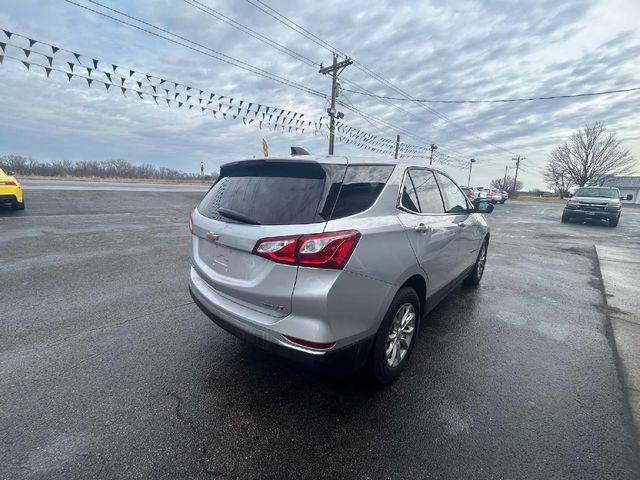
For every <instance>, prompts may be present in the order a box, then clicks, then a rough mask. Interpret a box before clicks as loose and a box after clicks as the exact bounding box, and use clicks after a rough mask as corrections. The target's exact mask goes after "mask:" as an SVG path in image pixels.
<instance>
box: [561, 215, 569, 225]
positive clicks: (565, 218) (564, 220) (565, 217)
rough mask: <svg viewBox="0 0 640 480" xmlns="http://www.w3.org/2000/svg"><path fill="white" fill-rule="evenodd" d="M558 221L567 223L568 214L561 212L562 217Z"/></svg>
mask: <svg viewBox="0 0 640 480" xmlns="http://www.w3.org/2000/svg"><path fill="white" fill-rule="evenodd" d="M560 221H561V222H562V223H569V215H567V214H566V213H563V214H562V218H561V219H560Z"/></svg>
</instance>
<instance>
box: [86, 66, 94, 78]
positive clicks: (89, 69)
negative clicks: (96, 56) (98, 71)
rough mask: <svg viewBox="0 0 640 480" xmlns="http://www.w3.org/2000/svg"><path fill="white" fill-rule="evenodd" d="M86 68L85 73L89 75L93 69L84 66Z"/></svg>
mask: <svg viewBox="0 0 640 480" xmlns="http://www.w3.org/2000/svg"><path fill="white" fill-rule="evenodd" d="M86 69H87V74H88V75H89V76H91V72H93V69H92V68H91V67H86Z"/></svg>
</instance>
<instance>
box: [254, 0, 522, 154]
mask: <svg viewBox="0 0 640 480" xmlns="http://www.w3.org/2000/svg"><path fill="white" fill-rule="evenodd" d="M246 1H247V2H248V3H249V4H251V5H253V6H254V7H255V8H257V9H259V10H261V11H262V12H264V13H266V14H267V15H269V16H270V17H272V18H274V19H276V20H277V21H279V22H280V23H282V24H283V25H285V26H287V27H288V28H290V29H292V30H294V31H296V32H297V33H299V34H300V35H302V36H304V37H306V38H308V39H309V40H311V41H312V42H314V43H316V44H317V45H319V46H321V47H322V48H325V49H326V50H329V51H331V52H338V53H340V54H341V55H343V56H348V55H347V54H346V53H344V52H342V51H340V50H339V49H338V48H336V47H334V46H333V45H331V44H330V43H328V42H326V41H324V40H322V39H321V38H320V37H318V36H317V35H315V34H313V33H311V32H310V31H309V30H307V29H305V28H304V27H302V26H301V25H299V24H297V23H296V22H294V21H293V20H291V19H290V18H288V17H287V16H286V15H284V14H282V13H280V12H279V11H277V10H276V9H274V8H273V7H270V6H269V5H267V4H266V3H265V2H263V1H262V0H255V1H256V2H258V3H260V4H261V5H264V6H265V7H266V8H267V9H269V10H270V11H271V12H274V13H275V14H276V15H278V17H281V18H278V17H276V16H275V15H273V14H272V13H270V12H268V11H266V10H265V9H264V8H262V7H260V6H259V5H257V4H256V3H254V2H253V1H252V0H246ZM282 19H285V20H286V22H285V21H284V20H282ZM287 22H288V23H287ZM292 25H293V26H292ZM353 63H354V66H355V67H356V68H358V69H359V70H361V71H362V72H364V73H366V74H367V75H369V76H371V77H373V78H374V79H376V80H378V81H379V82H380V83H382V84H384V85H386V86H387V87H389V88H391V89H393V90H395V91H397V92H398V93H400V94H402V95H404V96H405V97H406V98H407V99H408V100H409V101H413V102H414V103H416V104H417V105H420V106H422V107H423V108H424V109H425V110H427V111H428V112H430V113H431V114H432V115H435V116H437V117H439V118H440V119H442V120H444V121H445V122H447V123H449V122H450V123H452V124H453V125H455V126H457V127H458V128H460V129H462V130H464V131H466V132H467V133H469V134H470V135H472V136H474V137H476V138H477V139H479V140H481V141H482V142H484V143H486V144H488V145H491V146H493V147H494V148H496V149H499V150H502V151H504V152H506V153H508V154H509V155H515V154H514V153H513V152H511V151H509V150H507V149H506V148H504V147H501V146H499V145H496V144H494V143H492V142H490V141H489V140H487V139H485V138H483V137H482V136H480V135H478V134H476V133H474V132H472V131H471V130H469V129H468V128H467V127H465V126H464V125H461V124H459V123H457V122H456V121H455V120H453V119H451V118H449V117H448V116H447V115H445V114H443V113H440V112H438V111H436V110H434V109H432V108H430V107H429V106H428V105H425V104H424V103H422V102H416V99H415V98H414V97H412V96H411V95H410V94H408V93H407V92H405V91H404V90H402V89H401V88H399V87H397V86H395V85H394V84H392V83H391V82H389V81H388V80H386V79H385V78H383V77H382V76H380V75H378V74H377V73H375V72H374V71H372V70H371V69H369V68H368V67H366V66H365V65H363V64H361V63H360V62H358V61H356V60H354V62H353Z"/></svg>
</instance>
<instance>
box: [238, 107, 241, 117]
mask: <svg viewBox="0 0 640 480" xmlns="http://www.w3.org/2000/svg"><path fill="white" fill-rule="evenodd" d="M240 110H242V109H241V108H240V107H238V115H240Z"/></svg>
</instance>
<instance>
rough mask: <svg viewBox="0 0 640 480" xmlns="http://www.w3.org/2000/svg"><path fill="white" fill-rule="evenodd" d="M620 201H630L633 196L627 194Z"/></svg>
mask: <svg viewBox="0 0 640 480" xmlns="http://www.w3.org/2000/svg"><path fill="white" fill-rule="evenodd" d="M620 200H628V201H631V200H633V195H631V194H630V193H628V194H627V196H626V197H620Z"/></svg>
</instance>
